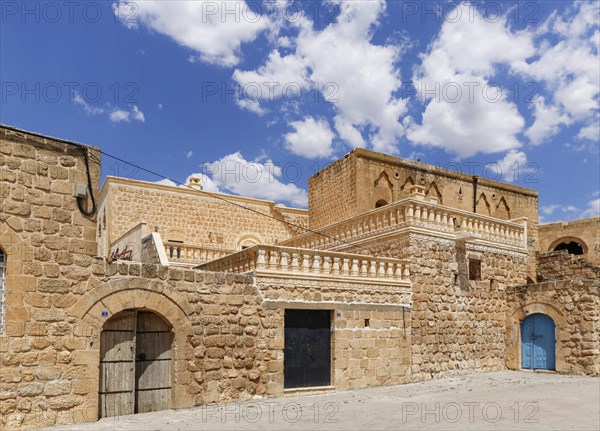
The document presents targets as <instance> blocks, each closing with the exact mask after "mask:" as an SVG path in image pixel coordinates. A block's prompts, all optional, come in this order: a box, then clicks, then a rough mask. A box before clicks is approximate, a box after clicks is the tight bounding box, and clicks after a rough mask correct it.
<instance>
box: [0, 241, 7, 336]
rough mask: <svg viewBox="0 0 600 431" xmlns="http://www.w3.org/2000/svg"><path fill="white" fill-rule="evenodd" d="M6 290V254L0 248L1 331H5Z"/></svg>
mask: <svg viewBox="0 0 600 431" xmlns="http://www.w3.org/2000/svg"><path fill="white" fill-rule="evenodd" d="M5 290H6V255H5V254H4V251H2V249H0V333H2V331H4V315H5V314H6V306H5V304H4V298H5V295H4V291H5Z"/></svg>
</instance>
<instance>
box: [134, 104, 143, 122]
mask: <svg viewBox="0 0 600 431" xmlns="http://www.w3.org/2000/svg"><path fill="white" fill-rule="evenodd" d="M131 117H132V118H133V119H134V120H135V121H139V122H141V123H144V122H146V117H145V116H144V113H143V112H142V111H140V110H139V108H138V107H137V106H136V105H133V109H132V110H131Z"/></svg>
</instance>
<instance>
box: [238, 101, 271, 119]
mask: <svg viewBox="0 0 600 431" xmlns="http://www.w3.org/2000/svg"><path fill="white" fill-rule="evenodd" d="M236 103H237V105H238V106H239V107H240V108H242V109H245V110H247V111H250V112H254V113H255V114H257V115H265V114H266V113H267V112H268V111H267V110H266V109H265V108H263V107H262V106H260V102H259V101H258V100H251V99H238V100H237V102H236Z"/></svg>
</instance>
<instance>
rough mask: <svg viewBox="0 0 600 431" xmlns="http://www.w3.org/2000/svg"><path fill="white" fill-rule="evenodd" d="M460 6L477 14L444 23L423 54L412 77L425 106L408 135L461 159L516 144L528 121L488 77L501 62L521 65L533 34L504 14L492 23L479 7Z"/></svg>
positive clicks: (528, 53) (530, 48) (510, 147)
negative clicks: (513, 28) (511, 23)
mask: <svg viewBox="0 0 600 431" xmlns="http://www.w3.org/2000/svg"><path fill="white" fill-rule="evenodd" d="M457 7H459V8H461V10H468V9H470V10H472V11H473V13H472V14H463V15H462V16H461V18H460V19H458V20H452V21H450V20H448V21H446V22H445V23H444V24H443V25H442V29H441V31H440V33H439V34H438V36H437V37H436V39H435V40H434V41H433V43H432V44H431V45H430V46H429V48H428V51H427V53H426V54H424V55H422V56H421V58H422V63H421V65H420V66H419V67H418V68H417V70H416V72H415V74H414V77H413V81H414V84H415V86H416V88H417V91H418V93H419V96H420V97H421V98H422V99H423V100H425V101H426V103H427V106H426V108H425V112H424V113H423V118H422V123H421V124H420V125H419V124H413V125H411V126H410V129H409V131H408V132H407V137H408V138H409V139H410V140H411V141H412V142H413V143H416V144H421V145H431V146H435V147H441V148H443V149H445V150H447V151H448V152H450V153H455V154H457V155H458V156H459V157H468V156H472V155H474V154H476V153H478V152H482V153H495V152H500V151H506V150H511V149H515V148H518V147H520V145H521V144H520V142H519V140H518V138H517V135H518V134H519V133H520V132H521V131H522V130H523V127H524V125H525V122H524V119H523V117H522V116H521V115H520V114H519V111H518V109H517V106H516V104H515V103H512V102H510V101H508V100H507V98H506V92H503V91H501V90H499V89H498V88H497V87H493V86H490V78H491V77H492V76H493V75H494V74H495V73H496V67H497V66H498V65H502V64H507V65H518V64H521V63H523V62H525V60H526V59H527V58H529V57H530V56H531V55H533V54H534V53H535V49H534V46H533V41H532V37H531V35H530V34H528V33H527V32H513V31H511V29H510V28H509V26H508V23H507V18H506V17H503V18H499V19H498V20H497V21H495V22H492V21H490V20H486V19H485V18H483V17H482V16H481V15H480V14H479V12H477V10H476V9H475V8H469V7H466V6H465V5H464V4H463V5H459V6H457Z"/></svg>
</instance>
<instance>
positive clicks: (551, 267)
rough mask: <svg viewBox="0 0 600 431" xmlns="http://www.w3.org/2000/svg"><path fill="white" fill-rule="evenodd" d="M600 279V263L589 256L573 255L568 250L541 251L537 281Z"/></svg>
mask: <svg viewBox="0 0 600 431" xmlns="http://www.w3.org/2000/svg"><path fill="white" fill-rule="evenodd" d="M548 280H600V265H594V264H592V263H591V262H589V260H588V259H587V256H580V255H572V254H569V253H568V252H567V250H559V251H554V252H551V253H541V254H540V255H539V256H538V263H537V281H548Z"/></svg>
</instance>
